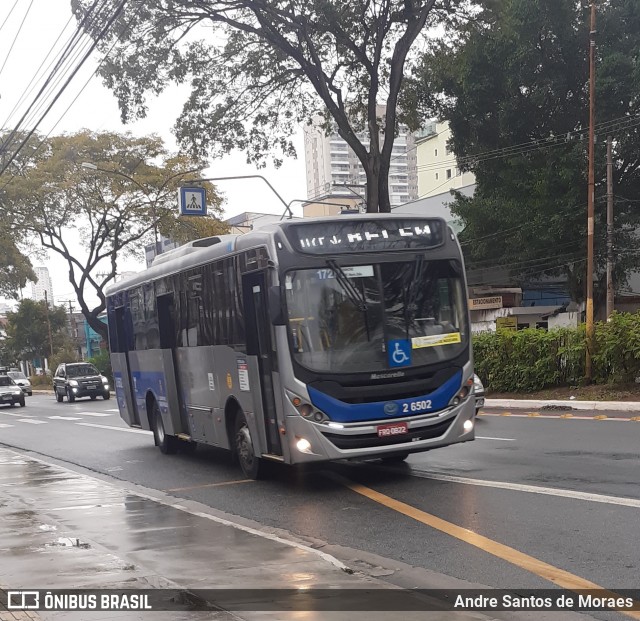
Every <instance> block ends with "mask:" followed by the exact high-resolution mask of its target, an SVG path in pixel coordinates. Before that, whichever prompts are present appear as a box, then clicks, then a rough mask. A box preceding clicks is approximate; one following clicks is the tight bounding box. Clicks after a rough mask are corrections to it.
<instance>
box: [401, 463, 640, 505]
mask: <svg viewBox="0 0 640 621" xmlns="http://www.w3.org/2000/svg"><path fill="white" fill-rule="evenodd" d="M411 476H416V477H419V478H421V479H433V480H434V481H447V482H449V483H462V484H463V485H477V486H479V487H496V488H498V489H508V490H512V491H515V492H526V493H528V494H543V495H546V496H561V497H562V498H573V499H574V500H586V501H588V502H601V503H603V504H607V505H621V506H623V507H637V508H640V499H636V498H624V497H621V496H605V495H604V494H589V493H588V492H576V491H574V490H570V489H558V488H555V487H539V486H537V485H525V484H523V483H507V482H506V481H486V480H483V479H469V478H466V477H457V476H454V475H450V474H429V473H427V472H419V471H417V470H412V471H411Z"/></svg>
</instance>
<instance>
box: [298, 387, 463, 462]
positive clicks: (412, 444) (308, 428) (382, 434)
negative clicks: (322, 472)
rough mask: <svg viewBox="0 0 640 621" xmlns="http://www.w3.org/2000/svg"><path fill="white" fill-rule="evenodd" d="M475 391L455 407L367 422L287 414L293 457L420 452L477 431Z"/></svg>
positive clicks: (310, 458) (318, 458)
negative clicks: (316, 419) (319, 420)
mask: <svg viewBox="0 0 640 621" xmlns="http://www.w3.org/2000/svg"><path fill="white" fill-rule="evenodd" d="M474 414H475V404H474V399H473V396H471V398H468V399H466V400H465V401H464V402H463V403H461V404H460V405H458V406H455V407H449V408H446V409H445V410H442V411H440V412H435V413H429V414H426V415H415V416H407V417H403V418H394V419H392V420H389V419H385V420H375V421H367V422H366V423H363V422H358V423H344V424H339V425H338V424H335V423H329V424H326V423H315V422H311V421H308V420H305V419H304V418H302V417H301V416H289V417H287V436H288V437H289V442H290V443H291V446H290V450H291V463H307V462H313V461H326V460H339V459H363V458H374V457H385V456H390V455H394V454H398V453H419V452H421V451H428V450H430V449H434V448H438V447H442V446H447V445H449V444H455V443H458V442H468V441H470V440H473V439H474V437H475V431H474V430H475V420H474Z"/></svg>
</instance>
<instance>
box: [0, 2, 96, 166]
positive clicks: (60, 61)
mask: <svg viewBox="0 0 640 621" xmlns="http://www.w3.org/2000/svg"><path fill="white" fill-rule="evenodd" d="M100 1H104V0H94V3H93V4H92V5H91V7H90V8H89V11H88V12H87V14H86V15H85V16H84V18H83V20H82V21H81V23H80V24H79V25H78V27H77V28H76V31H75V32H74V34H73V35H72V36H71V37H70V39H69V41H68V42H67V44H66V46H65V48H64V50H63V51H62V53H61V54H59V55H58V61H57V63H56V66H55V67H54V68H53V69H52V70H51V72H50V73H49V75H48V77H47V78H46V80H45V82H44V84H43V85H42V86H41V88H40V90H39V91H38V93H37V94H36V96H35V98H34V100H33V101H32V102H31V104H30V105H29V106H28V107H27V110H26V111H25V112H24V114H23V115H22V117H21V118H20V120H19V121H18V123H17V124H16V126H15V127H14V128H13V129H12V130H11V132H10V133H9V136H8V137H7V138H6V139H5V141H4V143H3V145H2V147H0V149H1V150H6V149H7V147H8V146H9V145H10V143H11V142H12V141H13V139H14V138H15V137H16V135H17V134H18V132H19V130H20V127H21V126H22V125H23V124H24V123H25V121H26V119H27V117H28V116H29V114H30V112H31V110H32V109H33V107H34V106H35V105H36V104H37V103H38V100H39V99H40V98H41V97H42V96H43V94H44V93H45V91H46V89H47V87H48V86H49V84H50V82H51V81H52V80H53V78H54V77H55V75H56V73H57V72H58V70H59V69H60V68H61V67H62V66H64V64H65V62H66V60H67V59H68V57H69V55H70V53H71V51H72V50H73V48H74V47H75V46H76V39H77V37H78V34H79V33H80V32H81V29H82V28H83V27H84V24H85V21H86V20H87V19H88V16H89V15H90V14H91V13H92V11H93V10H94V9H95V7H96V5H97V4H98V2H100ZM2 172H3V171H0V175H1V174H2Z"/></svg>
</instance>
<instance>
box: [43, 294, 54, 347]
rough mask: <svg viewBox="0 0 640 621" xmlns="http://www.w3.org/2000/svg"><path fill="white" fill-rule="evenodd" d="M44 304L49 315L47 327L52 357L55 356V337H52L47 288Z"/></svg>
mask: <svg viewBox="0 0 640 621" xmlns="http://www.w3.org/2000/svg"><path fill="white" fill-rule="evenodd" d="M44 305H45V309H46V310H45V313H46V315H47V328H49V350H50V351H51V357H52V358H53V339H52V338H51V322H50V321H49V300H48V299H47V290H46V289H45V290H44Z"/></svg>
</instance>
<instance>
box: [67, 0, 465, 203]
mask: <svg viewBox="0 0 640 621" xmlns="http://www.w3.org/2000/svg"><path fill="white" fill-rule="evenodd" d="M466 4H467V2H466V0H457V1H456V0H453V1H452V0H373V1H371V0H351V1H350V2H344V1H341V0H305V1H304V2H292V1H291V0H198V1H197V2H194V1H193V0H129V1H128V2H127V3H126V4H125V5H124V8H122V10H121V12H120V14H119V15H118V17H117V19H116V21H115V23H114V25H113V28H112V29H111V30H110V31H109V32H108V33H107V35H106V36H104V38H103V39H102V40H100V42H99V46H100V47H101V49H103V50H104V51H107V50H109V55H108V57H107V60H106V62H105V63H104V64H103V65H102V67H101V69H100V71H101V73H102V76H103V78H104V81H105V83H106V85H107V86H108V87H109V88H111V89H112V90H113V91H114V93H115V94H116V96H117V98H118V103H119V106H120V110H121V114H122V119H123V121H125V122H126V121H129V120H132V119H136V118H140V117H144V116H145V114H146V111H147V108H146V105H147V104H146V96H147V94H149V93H152V94H154V95H157V94H158V93H160V92H162V91H163V90H164V89H165V88H166V86H167V84H170V83H172V82H174V83H178V84H184V83H190V87H191V94H190V96H189V98H188V99H187V101H186V102H185V104H184V107H183V110H182V113H181V115H180V118H179V119H178V121H177V123H176V131H177V136H178V138H179V140H180V142H181V144H182V145H183V146H184V147H185V148H188V149H189V151H190V152H191V153H192V154H193V155H194V156H198V157H201V156H203V155H205V154H214V155H215V154H221V153H228V152H229V151H230V150H232V149H234V148H238V149H242V150H243V151H245V152H246V155H247V161H249V162H255V163H258V164H262V163H264V161H265V159H266V158H267V157H269V156H271V157H273V159H274V160H275V162H276V164H278V163H280V161H281V160H280V159H279V157H280V156H281V155H286V156H292V155H294V154H295V150H294V147H293V144H292V142H291V140H290V138H291V135H292V134H293V132H294V131H296V129H297V128H298V127H299V126H300V125H301V124H305V123H309V122H311V120H312V119H314V118H315V117H316V116H321V117H323V118H324V119H325V129H327V130H328V129H329V127H330V125H331V123H332V122H333V123H335V125H336V127H337V131H338V134H339V135H340V136H341V137H342V138H343V139H344V140H345V141H346V142H347V144H348V145H349V146H350V147H351V148H352V149H353V151H354V152H355V154H356V155H357V157H358V159H359V160H360V162H361V163H362V165H363V167H364V169H365V171H366V177H367V209H368V211H371V212H376V211H384V212H388V211H390V202H389V187H388V175H389V166H390V164H389V162H390V159H391V151H392V148H393V142H394V138H395V134H396V132H397V129H398V125H399V123H401V122H407V123H409V124H410V125H411V126H412V127H413V128H414V129H415V122H416V118H415V116H414V115H411V114H409V113H408V112H403V111H401V110H399V109H398V105H397V103H398V97H399V95H400V92H401V89H402V86H403V76H404V70H405V67H406V66H407V65H409V64H410V63H411V60H412V54H411V52H412V48H413V47H414V44H416V42H417V41H419V40H420V41H421V42H426V41H428V39H426V37H423V35H424V33H425V32H426V30H427V29H428V28H429V27H433V26H437V25H438V24H440V23H442V22H443V21H444V20H446V19H448V16H449V11H452V9H451V6H452V5H455V6H458V7H462V6H465V5H466ZM94 6H95V3H93V2H92V1H91V0H72V7H73V9H74V11H75V14H76V16H77V18H78V21H79V22H80V23H81V24H82V25H83V27H84V28H85V29H86V30H87V31H88V32H89V33H90V34H91V35H92V36H93V37H94V38H99V36H100V33H101V31H102V29H103V28H104V26H105V24H106V22H107V20H108V18H109V17H110V16H112V15H113V14H114V12H115V11H116V10H117V9H119V8H121V7H120V2H119V0H109V1H108V2H106V8H105V9H104V10H102V11H101V13H100V15H97V16H96V15H93V14H92V10H93V7H94ZM203 26H204V27H206V28H207V29H206V30H205V29H204V28H203ZM205 32H206V33H207V35H206V36H207V37H208V38H207V39H206V40H201V39H198V37H199V36H202V35H203V33H205ZM381 103H384V104H385V105H386V111H385V112H384V114H382V115H381V114H380V111H379V109H378V107H377V106H378V104H381ZM363 132H366V135H367V136H368V145H367V146H365V144H364V142H363V140H364V137H363V136H364V134H363ZM381 136H382V138H381Z"/></svg>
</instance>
